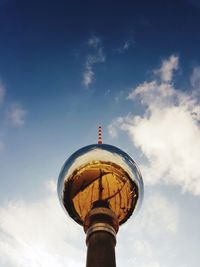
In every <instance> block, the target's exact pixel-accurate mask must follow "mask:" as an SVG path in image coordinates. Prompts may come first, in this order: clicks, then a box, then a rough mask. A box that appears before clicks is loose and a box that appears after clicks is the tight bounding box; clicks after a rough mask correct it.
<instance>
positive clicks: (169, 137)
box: [109, 56, 200, 195]
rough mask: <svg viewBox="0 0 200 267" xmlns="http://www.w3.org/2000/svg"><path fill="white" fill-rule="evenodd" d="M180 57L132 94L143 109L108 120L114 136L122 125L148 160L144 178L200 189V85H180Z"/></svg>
mask: <svg viewBox="0 0 200 267" xmlns="http://www.w3.org/2000/svg"><path fill="white" fill-rule="evenodd" d="M177 68H178V58H177V57H175V56H171V57H170V58H169V59H167V60H164V61H163V62H162V65H161V68H160V69H159V70H156V74H157V75H158V77H157V79H155V80H153V81H150V82H147V81H145V82H143V83H142V84H140V85H138V86H137V87H136V88H134V89H133V90H132V91H131V92H130V94H129V95H128V99H130V100H132V101H138V100H140V103H141V106H142V107H143V108H144V109H145V111H144V113H143V114H141V115H137V116H135V115H134V114H131V113H130V114H128V115H127V116H125V117H119V118H117V119H115V120H114V121H113V123H112V124H111V125H110V126H109V131H110V134H111V136H116V135H117V133H118V130H119V129H121V130H124V131H126V132H127V133H128V135H129V136H130V139H131V141H132V142H133V144H134V145H135V146H136V147H138V148H139V149H140V150H141V152H142V153H143V155H144V157H145V158H146V160H147V163H146V164H143V165H141V169H142V173H143V177H144V180H145V183H146V184H150V185H154V184H158V183H163V184H171V185H178V186H180V187H181V188H182V191H183V192H185V191H188V192H190V193H192V194H193V195H200V169H199V158H200V124H199V120H200V105H199V101H198V97H196V91H195V90H193V91H192V92H190V94H187V93H186V92H182V91H180V90H176V89H175V88H174V85H173V82H172V77H173V71H174V70H177Z"/></svg>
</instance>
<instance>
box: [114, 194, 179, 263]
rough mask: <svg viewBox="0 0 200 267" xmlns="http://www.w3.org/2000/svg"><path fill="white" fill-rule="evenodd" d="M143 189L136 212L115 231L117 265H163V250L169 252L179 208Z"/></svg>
mask: <svg viewBox="0 0 200 267" xmlns="http://www.w3.org/2000/svg"><path fill="white" fill-rule="evenodd" d="M147 191H148V190H147ZM147 191H146V195H145V199H144V201H143V205H142V208H141V210H140V212H139V213H138V214H137V216H135V218H133V219H130V221H128V222H127V224H125V225H124V226H123V227H121V228H120V230H119V235H118V239H119V242H118V246H119V252H118V253H119V263H121V265H122V264H123V265H127V266H140V267H143V266H154V265H155V264H156V265H155V266H166V264H167V259H166V258H165V255H166V254H165V253H166V252H167V253H172V251H173V247H171V245H172V244H173V240H174V239H175V238H176V235H177V233H178V231H179V212H180V211H179V207H178V205H177V203H175V202H174V201H172V200H171V199H167V198H166V197H165V196H164V195H161V194H159V193H153V192H152V191H148V192H147ZM149 193H151V194H149ZM161 243H162V249H161V246H160V244H161ZM123 248H126V249H123ZM163 255H164V257H163ZM122 259H123V261H122ZM169 261H170V259H169ZM170 266H172V265H170Z"/></svg>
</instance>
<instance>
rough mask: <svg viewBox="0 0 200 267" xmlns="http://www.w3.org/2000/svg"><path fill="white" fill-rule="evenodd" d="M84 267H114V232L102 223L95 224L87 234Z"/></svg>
mask: <svg viewBox="0 0 200 267" xmlns="http://www.w3.org/2000/svg"><path fill="white" fill-rule="evenodd" d="M86 244H87V261H86V267H116V260H115V245H116V238H115V231H114V229H113V228H112V227H111V226H110V225H108V224H104V223H96V224H94V225H92V226H91V227H90V228H89V229H88V233H87V239H86Z"/></svg>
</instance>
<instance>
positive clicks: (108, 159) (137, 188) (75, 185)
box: [58, 142, 143, 225]
mask: <svg viewBox="0 0 200 267" xmlns="http://www.w3.org/2000/svg"><path fill="white" fill-rule="evenodd" d="M58 196H59V199H60V202H61V205H62V206H63V208H64V210H65V211H66V212H67V213H68V214H69V216H70V217H71V218H72V219H73V220H75V221H76V222H77V223H79V224H80V225H84V221H85V218H86V216H87V215H88V213H89V212H90V211H91V210H92V209H93V208H96V207H106V208H109V209H111V210H112V211H113V212H114V213H115V215H116V217H117V219H118V223H119V224H123V223H124V222H125V221H127V219H128V218H129V217H130V216H131V215H132V213H133V211H135V210H136V209H138V207H139V206H140V203H141V200H142V197H143V181H142V176H141V173H140V171H139V168H138V167H137V165H136V163H135V162H134V160H133V159H132V158H131V157H130V156H129V155H128V154H127V153H125V152H124V151H122V150H121V149H119V148H117V147H114V146H111V145H107V144H102V143H101V142H99V143H98V144H94V145H89V146H86V147H83V148H81V149H79V150H78V151H76V152H75V153H74V154H72V155H71V156H70V157H69V159H68V160H67V161H66V162H65V163H64V165H63V168H62V170H61V172H60V175H59V179H58Z"/></svg>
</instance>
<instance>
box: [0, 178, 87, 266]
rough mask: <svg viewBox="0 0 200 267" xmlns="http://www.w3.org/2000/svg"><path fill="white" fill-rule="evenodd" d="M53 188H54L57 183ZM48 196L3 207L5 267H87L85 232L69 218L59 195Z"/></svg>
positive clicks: (0, 225) (0, 258) (0, 234)
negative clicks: (83, 246)
mask: <svg viewBox="0 0 200 267" xmlns="http://www.w3.org/2000/svg"><path fill="white" fill-rule="evenodd" d="M49 184H50V185H51V186H50V187H54V186H53V184H54V183H53V182H50V183H49ZM47 192H48V195H47V197H45V198H43V199H40V200H37V201H33V202H27V201H23V200H21V201H20V200H15V201H14V200H12V201H9V202H7V203H6V204H5V205H4V206H1V207H0V265H1V266H10V267H27V265H28V266H30V267H38V266H40V267H46V266H49V267H55V266H57V267H64V266H69V267H73V266H74V267H75V266H82V265H83V264H82V262H83V260H84V259H83V254H84V250H83V249H82V248H81V246H80V241H79V239H80V235H81V233H82V232H81V231H82V229H81V228H80V226H78V225H77V226H76V225H75V223H72V222H70V221H69V220H68V219H67V218H66V215H65V214H64V212H63V211H62V209H61V207H60V204H59V203H58V200H57V195H56V192H54V190H50V191H47ZM81 239H82V240H83V242H82V243H83V245H85V244H84V238H82V237H81ZM75 242H76V243H75Z"/></svg>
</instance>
